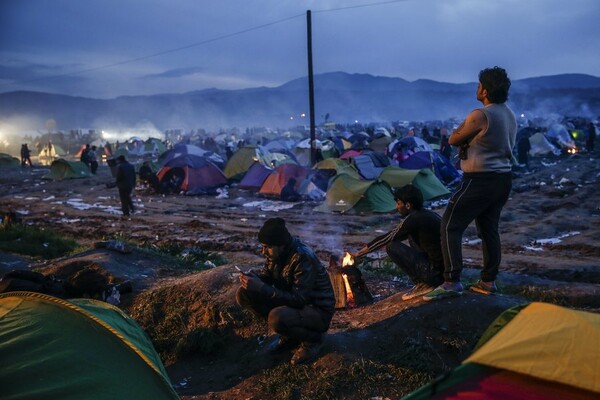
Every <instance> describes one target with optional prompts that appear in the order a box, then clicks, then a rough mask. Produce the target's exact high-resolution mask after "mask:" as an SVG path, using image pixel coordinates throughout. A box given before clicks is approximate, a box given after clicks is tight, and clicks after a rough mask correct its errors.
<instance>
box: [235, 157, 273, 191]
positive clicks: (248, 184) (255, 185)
mask: <svg viewBox="0 0 600 400" xmlns="http://www.w3.org/2000/svg"><path fill="white" fill-rule="evenodd" d="M272 172H273V170H272V169H270V168H267V167H265V166H264V165H263V164H261V163H259V162H258V161H255V162H254V164H252V166H251V167H250V168H249V169H248V172H246V174H245V175H244V177H243V178H242V180H241V181H240V183H239V185H238V187H239V188H240V189H250V190H257V191H258V190H259V189H260V187H261V186H262V185H263V183H264V182H265V180H266V179H267V177H268V176H269V175H271V173H272Z"/></svg>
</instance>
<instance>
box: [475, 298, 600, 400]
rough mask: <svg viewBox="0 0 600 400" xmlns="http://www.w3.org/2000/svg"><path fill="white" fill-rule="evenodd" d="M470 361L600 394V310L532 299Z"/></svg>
mask: <svg viewBox="0 0 600 400" xmlns="http://www.w3.org/2000/svg"><path fill="white" fill-rule="evenodd" d="M468 362H474V363H478V364H483V365H487V366H490V367H495V368H501V369H505V370H509V371H513V372H518V373H522V374H525V375H530V376H533V377H536V378H540V379H545V380H548V381H554V382H561V383H564V384H567V385H571V386H576V387H579V388H582V389H586V390H591V391H594V392H599V393H600V314H592V313H589V312H585V311H575V310H571V309H568V308H563V307H559V306H555V305H552V304H546V303H532V304H530V305H529V306H528V307H526V308H524V309H523V310H521V312H519V314H517V316H516V317H514V318H513V319H512V321H511V322H510V323H509V324H507V325H506V326H505V327H504V328H503V329H502V330H501V331H500V332H498V333H497V334H496V335H494V336H493V337H492V338H491V339H490V340H489V341H488V342H487V343H486V344H485V346H483V347H481V348H480V349H479V350H477V351H475V353H473V354H472V355H471V356H470V357H469V358H467V359H466V360H465V363H468Z"/></svg>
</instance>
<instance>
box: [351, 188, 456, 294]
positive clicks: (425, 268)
mask: <svg viewBox="0 0 600 400" xmlns="http://www.w3.org/2000/svg"><path fill="white" fill-rule="evenodd" d="M394 198H395V199H396V210H398V212H399V213H400V215H401V216H403V217H404V219H403V220H402V221H401V222H400V224H398V226H396V227H395V228H394V229H392V230H391V231H389V232H388V233H386V234H384V235H381V236H378V237H376V238H375V239H373V240H372V241H371V242H369V243H368V244H366V245H365V246H364V247H363V248H361V249H360V250H359V251H357V252H355V253H350V255H351V256H352V257H355V258H357V257H361V256H364V255H366V254H369V253H371V252H373V251H375V250H378V249H380V248H382V247H384V246H385V249H386V251H387V254H388V256H389V257H390V258H391V259H392V261H393V262H394V263H395V264H396V265H397V266H398V267H399V268H400V269H401V270H402V271H404V273H406V275H408V277H409V278H410V279H411V281H412V283H413V285H414V286H413V287H412V288H411V289H409V290H408V291H407V292H406V293H404V294H403V295H402V300H410V299H412V298H415V297H419V296H423V295H424V294H427V293H429V292H431V291H432V290H434V289H435V288H436V287H437V286H438V285H440V284H441V283H443V282H444V277H443V272H444V259H443V257H442V249H441V247H440V221H441V217H440V216H439V215H438V214H436V213H434V212H433V211H430V210H425V209H423V193H422V192H421V190H419V188H417V187H416V186H413V185H406V186H404V187H402V188H400V189H397V190H396V191H394ZM406 239H408V242H409V245H406V244H404V243H402V242H403V241H404V240H406Z"/></svg>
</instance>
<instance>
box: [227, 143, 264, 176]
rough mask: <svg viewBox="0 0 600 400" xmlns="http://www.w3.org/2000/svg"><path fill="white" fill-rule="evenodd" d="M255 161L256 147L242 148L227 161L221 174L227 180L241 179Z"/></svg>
mask: <svg viewBox="0 0 600 400" xmlns="http://www.w3.org/2000/svg"><path fill="white" fill-rule="evenodd" d="M255 161H258V156H257V155H256V146H244V147H242V148H241V149H239V150H238V151H236V152H235V154H234V155H233V156H231V158H230V159H229V160H227V164H226V165H225V169H224V170H223V173H224V174H225V177H226V178H227V179H242V177H243V176H244V174H245V173H246V172H247V171H248V169H250V167H251V166H252V164H254V162H255Z"/></svg>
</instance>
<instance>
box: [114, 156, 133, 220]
mask: <svg viewBox="0 0 600 400" xmlns="http://www.w3.org/2000/svg"><path fill="white" fill-rule="evenodd" d="M116 183H117V189H119V199H120V200H121V210H122V211H123V216H124V217H129V215H130V214H132V213H133V212H134V207H133V201H132V200H131V192H132V191H133V189H134V188H135V168H134V167H133V165H131V164H130V163H129V162H127V160H126V159H125V156H123V155H120V156H119V157H117V173H116Z"/></svg>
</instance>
